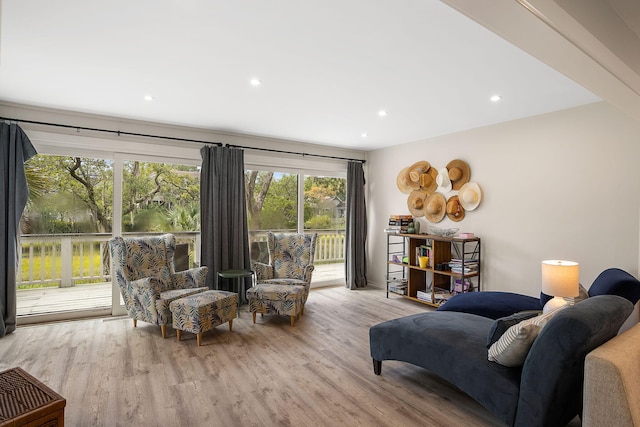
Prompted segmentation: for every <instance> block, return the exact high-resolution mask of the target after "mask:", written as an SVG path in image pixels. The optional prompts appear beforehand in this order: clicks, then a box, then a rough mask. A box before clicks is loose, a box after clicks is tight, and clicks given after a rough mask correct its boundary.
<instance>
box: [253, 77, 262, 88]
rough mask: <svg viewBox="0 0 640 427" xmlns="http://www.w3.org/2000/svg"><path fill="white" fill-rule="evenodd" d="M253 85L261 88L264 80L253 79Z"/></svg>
mask: <svg viewBox="0 0 640 427" xmlns="http://www.w3.org/2000/svg"><path fill="white" fill-rule="evenodd" d="M251 84H252V85H253V86H260V85H261V84H262V80H260V79H256V78H253V79H251Z"/></svg>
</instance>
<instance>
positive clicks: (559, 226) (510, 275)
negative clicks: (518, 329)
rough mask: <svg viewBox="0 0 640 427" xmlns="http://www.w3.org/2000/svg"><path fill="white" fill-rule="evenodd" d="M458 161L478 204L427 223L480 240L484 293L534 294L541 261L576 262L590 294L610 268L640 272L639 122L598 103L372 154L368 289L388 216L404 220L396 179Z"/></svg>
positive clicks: (382, 260) (377, 272)
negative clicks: (414, 168) (419, 167)
mask: <svg viewBox="0 0 640 427" xmlns="http://www.w3.org/2000/svg"><path fill="white" fill-rule="evenodd" d="M425 119H427V118H425ZM456 158H460V159H463V160H465V161H467V162H468V163H469V165H470V167H471V180H472V181H475V182H478V183H479V184H480V186H481V188H482V192H483V197H482V203H481V204H480V206H479V207H478V208H477V209H476V210H475V211H472V212H467V215H466V217H465V219H464V220H463V221H461V222H458V223H455V222H452V221H450V220H449V219H447V218H446V217H445V219H444V220H443V221H442V222H440V223H438V224H433V225H435V226H437V227H441V228H449V227H459V228H460V231H468V232H473V233H475V234H476V235H477V236H479V237H481V238H482V286H483V289H484V290H506V291H515V292H519V293H524V294H528V295H533V296H537V295H539V292H540V261H542V260H544V259H567V260H573V261H577V262H579V263H580V279H581V283H582V284H583V285H585V287H587V288H588V287H589V286H590V285H591V283H592V281H593V279H595V277H596V276H597V275H598V273H599V272H600V271H602V270H603V269H605V268H607V267H620V268H622V269H624V270H627V271H629V272H630V273H631V274H633V275H635V276H637V275H638V258H639V257H638V235H639V229H638V228H639V220H638V218H639V213H640V210H639V207H640V203H639V202H640V165H639V164H638V160H639V159H640V123H638V122H636V121H633V119H631V118H629V117H628V116H625V115H623V114H621V113H619V112H618V111H617V110H615V109H614V108H613V107H611V106H610V105H608V104H606V103H596V104H591V105H587V106H582V107H578V108H574V109H570V110H564V111H560V112H556V113H550V114H545V115H541V116H537V117H532V118H527V119H522V120H517V121H513V122H508V123H503V124H498V125H493V126H488V127H484V128H479V129H474V130H470V131H465V132H460V133H456V134H451V135H444V136H441V137H437V138H432V139H428V140H421V141H417V142H412V143H408V144H403V145H400V146H396V147H393V148H388V149H381V150H376V151H372V152H370V153H369V154H368V164H367V165H368V169H369V174H368V175H369V176H368V190H369V199H368V204H369V209H368V214H369V239H368V254H369V259H368V266H369V271H368V279H369V281H370V282H372V284H373V285H374V286H381V287H382V286H384V281H385V272H386V270H385V268H386V252H385V242H386V239H385V235H384V232H383V230H384V228H385V227H386V223H387V220H388V217H389V215H391V214H408V213H409V211H408V209H407V205H406V200H407V195H406V194H403V193H401V192H400V191H399V190H398V189H397V187H396V176H397V174H398V172H399V171H400V170H401V169H402V168H403V167H406V166H408V165H410V164H412V163H414V162H415V161H418V160H427V161H429V162H430V163H431V164H432V165H433V166H436V167H438V168H440V167H444V166H446V164H447V163H448V162H449V161H450V160H453V159H456ZM453 194H455V192H453V193H450V194H449V195H453ZM421 223H422V224H421V225H422V228H423V229H424V228H425V225H426V220H425V218H422V219H421Z"/></svg>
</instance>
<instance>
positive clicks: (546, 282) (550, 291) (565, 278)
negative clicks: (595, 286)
mask: <svg viewBox="0 0 640 427" xmlns="http://www.w3.org/2000/svg"><path fill="white" fill-rule="evenodd" d="M579 287H580V265H579V264H578V263H577V262H573V261H561V260H546V261H542V292H544V293H545V294H547V295H551V296H554V297H577V296H578V294H579V293H580V289H579Z"/></svg>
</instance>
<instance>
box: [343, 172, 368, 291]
mask: <svg viewBox="0 0 640 427" xmlns="http://www.w3.org/2000/svg"><path fill="white" fill-rule="evenodd" d="M364 185H365V179H364V170H363V168H362V163H361V162H349V163H348V165H347V224H346V235H345V257H344V258H345V260H344V261H345V277H346V279H347V280H346V287H347V288H349V289H355V288H363V287H365V286H367V260H366V254H365V249H366V245H367V208H366V204H365V197H364Z"/></svg>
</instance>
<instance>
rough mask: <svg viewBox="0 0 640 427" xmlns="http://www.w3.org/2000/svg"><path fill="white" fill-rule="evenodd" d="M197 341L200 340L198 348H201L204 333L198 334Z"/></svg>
mask: <svg viewBox="0 0 640 427" xmlns="http://www.w3.org/2000/svg"><path fill="white" fill-rule="evenodd" d="M196 337H197V340H198V347H200V344H202V332H200V333H199V334H196Z"/></svg>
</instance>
